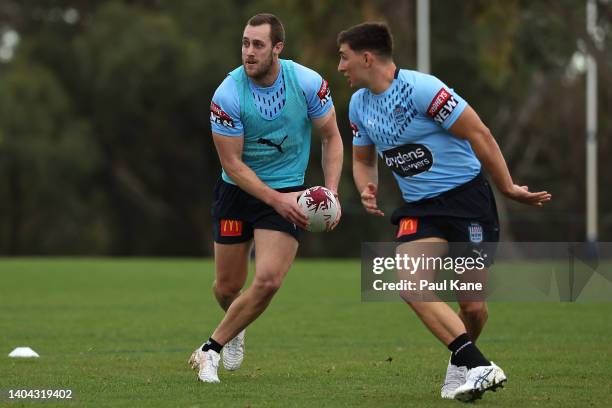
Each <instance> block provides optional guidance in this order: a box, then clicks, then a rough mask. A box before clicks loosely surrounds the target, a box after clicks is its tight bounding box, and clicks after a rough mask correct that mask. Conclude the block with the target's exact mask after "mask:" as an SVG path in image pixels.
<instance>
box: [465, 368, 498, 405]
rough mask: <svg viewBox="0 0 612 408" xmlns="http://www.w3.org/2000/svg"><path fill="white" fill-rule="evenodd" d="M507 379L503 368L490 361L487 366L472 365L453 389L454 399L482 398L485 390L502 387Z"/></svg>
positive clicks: (468, 400)
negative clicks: (460, 383) (463, 379)
mask: <svg viewBox="0 0 612 408" xmlns="http://www.w3.org/2000/svg"><path fill="white" fill-rule="evenodd" d="M506 381H507V378H506V374H504V370H502V369H501V368H499V367H498V366H497V365H495V363H494V362H492V361H491V365H489V366H479V367H474V368H472V369H471V370H468V372H467V379H466V380H465V383H463V384H462V385H461V386H459V388H457V389H456V390H455V399H456V400H459V401H463V402H471V401H475V400H477V399H480V398H482V394H484V392H485V391H496V390H497V389H498V388H503V387H504V383H505V382H506Z"/></svg>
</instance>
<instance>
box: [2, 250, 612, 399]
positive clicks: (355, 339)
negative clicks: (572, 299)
mask: <svg viewBox="0 0 612 408" xmlns="http://www.w3.org/2000/svg"><path fill="white" fill-rule="evenodd" d="M212 280H213V268H212V263H211V261H209V260H202V261H200V260H185V261H181V260H115V259H108V260H107V259H103V260H99V259H96V260H93V259H82V260H69V259H55V260H49V259H40V260H36V259H34V260H32V259H16V260H1V261H0V346H1V347H0V352H1V353H2V354H1V355H0V389H2V390H3V394H4V395H3V396H2V397H0V405H2V404H3V403H4V404H5V403H6V402H7V399H6V390H7V389H11V388H13V389H14V388H19V389H22V388H44V389H49V388H52V389H72V390H73V396H74V401H73V402H72V403H71V404H70V403H68V402H58V403H49V402H46V403H45V404H44V406H65V405H68V404H70V405H73V406H96V407H98V406H109V407H118V406H126V407H141V406H147V407H158V406H159V407H337V406H342V407H371V406H375V407H377V408H382V407H399V406H402V407H410V406H415V407H434V406H435V407H438V406H449V407H451V406H458V405H460V404H461V403H459V402H455V401H443V400H441V399H440V398H439V387H440V385H441V382H442V379H443V376H444V372H445V369H446V363H447V358H448V352H447V351H446V350H445V348H444V347H443V346H442V345H440V344H438V343H437V341H435V340H434V338H433V337H432V336H431V335H430V334H429V333H428V332H427V331H426V330H425V329H424V327H423V326H422V325H421V324H420V322H419V321H418V320H417V319H416V318H415V316H413V313H412V312H411V311H410V309H409V308H408V307H407V306H405V305H403V304H401V303H362V302H361V301H360V289H359V284H360V277H359V264H358V262H357V261H305V260H301V261H299V262H297V263H296V264H295V265H294V267H293V268H292V270H291V271H290V273H289V275H288V277H287V279H286V281H285V285H284V287H283V288H282V289H281V290H280V292H279V293H278V295H277V296H276V298H275V299H274V301H273V303H272V305H271V306H270V308H269V309H268V310H267V311H266V312H265V313H264V315H262V317H261V318H260V319H258V320H257V321H256V322H255V323H254V324H253V325H252V326H251V327H250V328H249V329H248V333H247V343H246V344H247V357H246V359H245V362H244V364H243V367H242V368H241V369H240V370H238V371H237V372H234V373H229V372H226V371H224V370H223V369H220V373H219V375H220V378H221V381H222V382H221V384H216V385H209V384H202V383H198V382H196V380H195V376H194V374H193V372H192V371H191V370H190V369H188V367H187V364H186V361H187V358H188V357H189V355H190V354H191V352H192V350H193V349H194V348H195V347H196V346H197V345H199V344H201V342H202V341H203V340H205V339H206V338H207V337H208V335H209V334H210V333H211V331H212V330H213V329H214V327H215V325H216V324H217V323H218V321H219V320H220V318H221V317H222V313H221V311H220V310H219V308H218V306H216V303H215V302H214V300H213V296H212V294H211V291H210V286H211V283H212ZM611 338H612V304H610V303H599V304H568V303H539V304H536V303H529V304H525V303H493V304H491V305H490V319H489V323H488V325H487V327H486V329H485V332H484V334H483V336H482V337H481V339H480V340H479V345H480V348H481V349H482V350H483V351H484V352H485V354H486V355H487V356H489V357H490V358H492V359H493V360H494V361H495V362H497V363H498V364H500V365H501V366H502V367H503V368H504V369H505V371H506V373H507V374H508V377H509V382H508V384H507V387H506V389H504V390H503V391H501V392H498V393H495V394H493V393H491V394H486V395H485V397H484V399H483V400H482V401H479V402H477V405H479V406H496V407H498V406H501V407H504V406H508V407H514V408H516V407H528V406H537V407H560V406H563V407H572V406H574V407H587V406H609V400H610V390H612V340H611ZM17 346H30V347H32V348H33V349H34V350H36V351H37V352H38V353H39V354H40V355H41V358H39V359H28V360H19V359H10V358H8V357H7V354H8V353H9V352H10V351H11V350H12V349H13V348H14V347H17ZM19 404H23V405H19ZM26 405H27V404H24V403H15V402H10V403H8V406H26ZM29 405H31V406H41V405H40V403H39V402H31V403H30V404H29Z"/></svg>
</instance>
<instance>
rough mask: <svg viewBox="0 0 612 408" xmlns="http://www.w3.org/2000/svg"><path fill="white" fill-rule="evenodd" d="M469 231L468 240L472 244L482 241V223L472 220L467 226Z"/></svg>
mask: <svg viewBox="0 0 612 408" xmlns="http://www.w3.org/2000/svg"><path fill="white" fill-rule="evenodd" d="M468 230H469V232H470V242H472V243H473V244H480V243H481V242H482V239H483V237H482V235H483V234H482V225H480V224H479V223H477V222H472V223H470V225H469V226H468Z"/></svg>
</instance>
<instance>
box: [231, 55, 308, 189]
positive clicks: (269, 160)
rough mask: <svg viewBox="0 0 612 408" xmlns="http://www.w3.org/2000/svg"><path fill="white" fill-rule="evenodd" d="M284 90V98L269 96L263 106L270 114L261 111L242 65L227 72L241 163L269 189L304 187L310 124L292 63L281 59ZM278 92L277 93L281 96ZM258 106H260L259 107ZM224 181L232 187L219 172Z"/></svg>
mask: <svg viewBox="0 0 612 408" xmlns="http://www.w3.org/2000/svg"><path fill="white" fill-rule="evenodd" d="M280 63H281V67H282V68H281V72H280V73H279V75H282V77H283V78H282V79H283V82H284V84H283V85H282V86H283V87H284V88H285V89H284V90H283V91H284V92H280V93H284V96H285V97H284V98H279V97H278V95H276V97H275V95H272V96H271V97H270V99H269V100H267V101H265V104H267V105H268V106H269V112H263V111H262V110H261V105H262V103H261V101H258V102H259V103H258V104H256V101H255V98H256V97H257V98H258V97H260V96H259V95H258V94H257V93H256V92H254V91H253V90H252V89H251V86H252V85H251V84H250V83H249V79H248V78H247V75H246V73H245V72H244V68H243V67H242V66H240V67H238V68H236V69H235V70H234V71H232V72H230V76H231V77H232V78H233V79H234V80H235V81H236V88H237V91H238V97H239V100H240V118H241V121H242V125H243V133H244V147H243V152H242V160H243V162H244V163H245V164H246V165H247V166H249V167H250V168H251V169H252V170H253V171H254V172H255V174H257V176H258V177H259V178H260V179H261V180H262V181H263V182H264V183H266V184H267V185H268V186H270V187H271V188H275V189H278V188H284V187H292V186H298V185H302V184H304V174H305V172H306V167H307V166H308V159H309V157H310V138H311V122H310V118H309V117H308V107H307V105H306V101H305V99H304V94H303V91H302V89H301V87H300V85H299V83H298V80H297V78H296V76H295V71H294V63H293V61H289V60H280ZM280 93H279V94H280ZM258 106H259V107H258ZM222 177H223V180H224V181H226V182H228V183H231V184H235V183H234V182H233V181H232V180H231V178H230V177H229V176H228V175H227V174H226V173H225V171H223V172H222Z"/></svg>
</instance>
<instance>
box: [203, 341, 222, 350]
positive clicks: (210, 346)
mask: <svg viewBox="0 0 612 408" xmlns="http://www.w3.org/2000/svg"><path fill="white" fill-rule="evenodd" d="M222 348H223V345H221V344H219V343H217V342H216V341H215V339H213V338H212V337H209V338H208V341H207V342H206V343H204V345H203V346H202V351H208V350H212V351H215V352H217V353H221V349H222Z"/></svg>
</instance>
